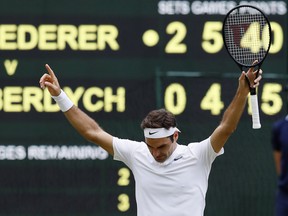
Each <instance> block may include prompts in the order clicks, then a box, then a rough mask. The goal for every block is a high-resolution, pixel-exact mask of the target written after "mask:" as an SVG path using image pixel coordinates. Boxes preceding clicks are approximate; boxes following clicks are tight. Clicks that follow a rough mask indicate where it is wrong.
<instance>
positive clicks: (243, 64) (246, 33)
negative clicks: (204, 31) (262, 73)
mask: <svg viewBox="0 0 288 216" xmlns="http://www.w3.org/2000/svg"><path fill="white" fill-rule="evenodd" d="M222 35H223V40H224V44H225V47H226V50H227V51H228V53H229V55H230V56H231V58H232V59H233V60H234V61H235V62H236V64H237V65H238V66H239V67H240V70H241V71H246V70H247V69H248V68H251V67H253V68H254V70H255V71H256V70H257V71H259V69H260V67H261V65H262V63H263V61H264V60H265V58H266V56H267V54H268V52H269V49H270V45H271V26H270V22H269V20H268V18H267V17H266V15H265V14H264V13H263V12H262V11H261V10H260V9H258V8H257V7H254V6H251V5H239V6H237V7H235V8H233V9H231V10H230V11H229V12H228V13H227V15H226V17H225V19H224V22H223V29H222ZM256 60H257V62H256V63H255V61H256ZM256 74H257V75H258V72H257V73H256ZM246 80H247V81H248V83H249V86H250V82H249V79H248V78H247V77H246ZM250 98H251V108H252V128H253V129H258V128H261V123H260V117H259V109H258V98H257V94H256V89H255V88H251V87H250Z"/></svg>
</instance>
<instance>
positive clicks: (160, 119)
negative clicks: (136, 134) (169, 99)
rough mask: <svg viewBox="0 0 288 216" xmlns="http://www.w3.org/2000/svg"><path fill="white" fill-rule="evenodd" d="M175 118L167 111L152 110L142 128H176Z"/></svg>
mask: <svg viewBox="0 0 288 216" xmlns="http://www.w3.org/2000/svg"><path fill="white" fill-rule="evenodd" d="M176 126H177V122H176V118H175V116H174V115H173V114H172V113H171V112H169V111H167V110H166V109H158V110H152V111H151V112H149V113H148V115H147V116H146V117H145V118H144V119H143V121H142V122H141V128H142V129H145V128H166V129H169V128H170V127H176Z"/></svg>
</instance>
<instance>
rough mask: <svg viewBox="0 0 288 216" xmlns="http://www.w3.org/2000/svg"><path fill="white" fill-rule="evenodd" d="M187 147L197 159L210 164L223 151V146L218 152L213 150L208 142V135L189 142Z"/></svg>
mask: <svg viewBox="0 0 288 216" xmlns="http://www.w3.org/2000/svg"><path fill="white" fill-rule="evenodd" d="M188 147H189V149H190V151H191V152H192V153H193V154H194V155H195V156H196V157H197V158H198V160H201V161H203V162H204V163H207V164H212V163H213V161H214V160H215V158H216V157H217V156H219V155H222V154H223V153H224V149H223V148H222V149H221V150H220V151H219V152H218V153H216V152H215V151H214V149H213V147H212V145H211V142H210V137H209V138H207V139H205V140H203V141H201V142H197V143H190V144H189V145H188Z"/></svg>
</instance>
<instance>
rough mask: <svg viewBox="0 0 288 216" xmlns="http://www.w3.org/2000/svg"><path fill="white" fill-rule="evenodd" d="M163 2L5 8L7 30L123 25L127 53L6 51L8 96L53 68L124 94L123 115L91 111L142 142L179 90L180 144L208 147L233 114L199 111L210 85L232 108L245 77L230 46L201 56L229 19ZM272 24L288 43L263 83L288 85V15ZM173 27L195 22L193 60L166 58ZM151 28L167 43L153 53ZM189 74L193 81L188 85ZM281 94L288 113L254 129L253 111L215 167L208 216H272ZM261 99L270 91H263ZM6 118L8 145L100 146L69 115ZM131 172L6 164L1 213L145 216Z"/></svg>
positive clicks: (108, 164)
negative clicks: (206, 40)
mask: <svg viewBox="0 0 288 216" xmlns="http://www.w3.org/2000/svg"><path fill="white" fill-rule="evenodd" d="M158 2H160V1H156V0H137V1H136V0H125V1H116V0H107V1H100V0H82V1H71V0H70V1H68V0H67V1H66V0H59V1H48V0H47V1H44V0H42V1H40V0H29V1H28V0H27V1H23V0H10V1H6V0H2V1H0V25H2V24H17V25H19V24H32V25H35V26H38V25H40V24H57V25H58V24H59V25H60V24H71V25H75V26H77V25H80V24H95V25H99V24H107V23H108V24H113V25H115V26H117V27H118V29H119V32H120V34H119V44H120V46H121V49H120V50H119V51H117V52H113V51H111V50H105V51H102V52H101V51H95V52H93V51H72V50H70V49H65V50H63V51H59V50H55V51H41V50H38V49H33V50H29V51H23V50H22V51H19V50H0V88H1V89H4V88H5V87H7V86H21V87H25V86H38V80H39V78H40V77H41V75H42V74H43V73H44V72H45V68H44V65H45V64H46V63H49V65H50V66H51V67H52V68H53V70H54V71H55V72H56V74H57V76H58V78H59V81H60V83H61V85H62V86H69V87H71V88H72V89H76V88H77V87H79V86H84V87H85V88H88V87H91V86H98V87H101V88H104V87H107V86H112V87H115V88H116V87H119V86H124V87H125V89H126V110H125V111H124V112H122V113H119V112H116V111H115V108H114V109H113V112H111V113H107V112H104V111H103V110H102V111H99V112H95V113H90V112H87V113H88V114H89V115H90V116H91V117H92V118H94V119H95V120H96V121H97V122H99V124H100V125H101V126H102V127H103V128H104V129H105V130H107V131H108V132H109V133H111V134H113V135H115V136H118V137H122V138H130V139H135V140H142V139H143V135H142V131H141V129H140V126H139V125H140V122H141V120H142V119H143V118H144V117H145V115H146V114H147V113H148V112H149V111H150V110H152V109H155V108H160V107H162V106H164V102H163V101H164V94H165V89H166V87H167V86H168V85H169V84H171V83H175V82H176V83H180V84H182V85H183V86H184V88H185V90H186V93H187V98H188V102H187V106H186V109H185V111H184V112H183V113H181V114H180V115H177V116H176V117H177V119H178V124H179V128H180V129H181V131H182V133H181V136H180V139H179V143H181V144H188V143H189V142H192V141H200V140H203V139H205V138H206V137H208V136H209V135H210V134H211V133H212V131H213V129H214V128H215V127H216V126H217V125H218V123H219V121H220V120H221V115H222V114H223V111H224V110H222V112H221V114H219V115H217V116H213V115H211V113H210V112H208V111H203V110H201V109H200V107H199V103H200V101H201V99H202V98H203V96H204V95H205V93H206V91H207V89H208V88H209V86H210V84H212V83H220V84H221V87H222V95H221V96H222V100H223V101H224V104H225V107H226V106H227V105H228V104H229V101H230V100H231V99H232V97H233V93H234V91H235V90H236V86H237V77H238V74H239V69H238V68H237V66H236V65H235V64H234V63H233V61H232V60H231V59H230V57H229V56H228V54H227V53H226V50H225V49H224V47H223V48H222V49H221V50H220V51H219V52H218V53H216V54H209V53H205V52H204V51H203V49H202V48H201V42H202V31H203V26H204V23H205V22H207V21H222V20H223V19H224V15H207V14H206V15H199V16H196V15H193V14H189V15H179V14H178V15H159V13H158V11H157V7H158V6H157V5H158ZM170 2H173V1H170ZM187 2H189V4H191V3H193V1H187ZM206 2H207V1H206ZM215 2H217V1H215ZM256 2H265V1H256ZM267 2H268V1H267ZM276 2H280V1H276ZM235 3H239V1H235ZM286 9H287V7H286ZM269 18H270V19H271V20H272V21H276V22H278V23H280V24H281V27H282V28H283V32H284V33H283V34H284V44H283V47H282V49H281V51H280V52H279V53H276V54H271V55H269V56H268V57H267V60H266V62H265V63H264V65H263V70H264V73H266V74H267V75H266V77H265V74H264V80H263V82H262V85H264V84H265V83H279V84H281V85H283V86H284V85H285V84H286V83H287V12H286V13H285V14H284V15H271V16H269ZM173 21H181V22H182V23H185V24H186V27H187V35H186V37H185V39H184V43H185V44H187V47H188V50H187V53H185V54H167V53H165V52H164V49H165V45H166V44H167V42H168V41H169V40H170V39H171V37H172V36H171V35H167V33H165V29H166V27H167V25H168V24H169V23H171V22H173ZM0 27H1V26H0ZM149 28H153V29H155V30H157V32H158V33H159V35H160V41H159V43H158V44H157V46H155V47H152V48H149V47H147V46H145V45H144V44H143V42H142V40H141V37H142V34H143V32H144V31H145V30H147V29H149ZM0 37H1V35H0ZM6 59H10V60H11V59H17V60H18V67H17V69H16V72H15V75H13V76H8V75H7V73H6V69H5V67H4V64H3V63H4V61H5V60H6ZM169 71H170V72H171V71H173V72H175V73H173V74H174V75H173V76H168V75H167V72H169ZM183 72H185V74H186V76H184V77H183ZM196 72H197V76H195V74H196ZM187 74H188V76H187ZM223 74H226V75H227V76H222V75H223ZM280 96H281V97H282V100H283V107H282V109H281V111H280V112H278V113H276V114H275V115H266V114H265V113H263V112H260V116H261V120H262V128H261V130H253V129H252V128H251V117H250V116H249V115H248V114H247V112H245V113H244V115H243V118H242V119H241V122H240V124H239V127H238V129H237V131H236V132H235V133H234V134H233V135H232V137H231V138H230V139H229V141H228V143H227V145H226V146H225V154H224V155H223V156H221V157H219V158H217V160H216V161H215V163H214V164H213V168H212V171H211V175H210V178H209V188H208V192H207V199H206V200H207V205H206V211H205V215H206V216H220V215H221V216H222V215H223V216H224V215H227V216H231V215H233V216H238V215H239V216H243V215H245V216H250V215H251V216H255V215H261V216H263V215H267V216H270V215H273V208H274V194H275V191H276V181H277V179H276V173H275V169H274V162H273V157H272V148H271V143H270V133H271V126H272V123H273V122H274V121H276V120H277V119H279V118H280V117H282V116H284V115H285V114H286V93H285V92H281V93H280ZM261 97H262V87H260V88H259V98H261ZM2 99H3V98H1V100H2ZM3 100H5V99H3ZM260 103H261V100H260ZM271 106H273V104H271ZM79 107H80V108H83V104H81V103H80V104H79ZM84 111H85V110H84ZM260 111H261V110H260ZM0 119H1V121H0V145H1V146H8V145H22V146H25V147H28V146H31V145H53V146H56V145H78V146H84V145H93V144H91V143H88V142H87V141H85V140H83V138H81V137H80V136H79V135H78V134H77V133H76V132H75V131H74V130H73V129H72V127H71V126H70V125H69V123H68V122H67V121H66V120H65V118H64V116H63V115H61V113H60V112H56V113H48V112H47V113H45V112H36V111H35V110H33V109H32V110H31V111H30V112H19V113H15V112H5V111H3V110H0ZM122 167H125V166H124V165H123V164H122V163H119V162H114V161H113V160H112V158H111V157H109V158H108V159H106V160H103V161H101V160H61V161H60V160H48V161H39V160H28V159H25V160H15V161H12V160H1V161H0V172H1V177H0V214H1V215H109V216H110V215H111V216H112V215H136V206H135V200H134V199H135V198H134V182H133V178H132V176H131V177H130V184H129V186H128V187H119V186H118V185H117V180H118V179H119V176H118V170H119V169H120V168H122ZM121 193H125V194H128V195H129V198H130V204H131V206H130V209H129V210H128V211H127V212H120V211H119V210H118V209H117V204H118V198H117V197H118V195H119V194H121Z"/></svg>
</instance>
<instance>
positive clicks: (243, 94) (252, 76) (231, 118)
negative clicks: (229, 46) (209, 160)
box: [211, 68, 262, 152]
mask: <svg viewBox="0 0 288 216" xmlns="http://www.w3.org/2000/svg"><path fill="white" fill-rule="evenodd" d="M261 74H262V71H261V70H260V71H259V76H258V77H257V78H256V72H254V71H253V68H250V69H249V70H248V71H247V73H245V72H242V74H241V76H240V77H239V80H238V82H239V84H238V89H237V91H236V94H235V96H234V98H233V100H232V102H231V103H230V105H229V106H228V108H227V109H226V111H225V112H224V115H223V117H222V120H221V122H220V124H219V126H218V127H217V128H216V129H215V130H214V132H213V133H212V135H211V145H212V147H213V149H214V151H215V152H219V151H220V150H221V148H222V147H223V146H224V145H225V143H226V141H227V140H228V138H229V137H230V135H231V134H232V133H233V132H234V131H235V130H236V128H237V125H238V122H239V120H240V118H241V116H242V113H243V110H244V107H245V105H246V101H247V96H248V94H249V85H248V82H247V81H246V78H245V76H247V77H248V78H249V80H250V86H251V87H252V88H256V87H258V85H259V81H260V80H261V78H262V76H261Z"/></svg>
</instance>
